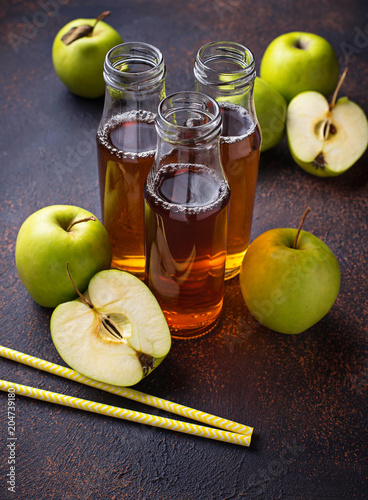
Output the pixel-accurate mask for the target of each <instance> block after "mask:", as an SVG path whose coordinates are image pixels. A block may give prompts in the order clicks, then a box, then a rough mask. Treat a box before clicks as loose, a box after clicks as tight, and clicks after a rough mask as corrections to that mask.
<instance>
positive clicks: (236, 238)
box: [194, 42, 261, 279]
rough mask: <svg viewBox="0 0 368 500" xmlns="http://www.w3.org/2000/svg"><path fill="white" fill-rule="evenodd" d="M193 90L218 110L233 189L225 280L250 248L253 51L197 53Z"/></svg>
mask: <svg viewBox="0 0 368 500" xmlns="http://www.w3.org/2000/svg"><path fill="white" fill-rule="evenodd" d="M194 76H195V89H196V90H198V91H201V92H204V93H205V94H207V95H209V96H211V97H213V98H214V99H215V100H216V101H217V102H218V103H219V105H220V108H221V115H222V123H223V129H222V133H221V140H220V151H221V161H222V165H223V168H224V171H225V174H226V176H227V179H228V182H229V184H230V188H231V201H230V213H229V227H228V241H227V257H226V271H225V279H229V278H232V277H233V276H235V275H237V274H238V273H239V271H240V266H241V263H242V261H243V258H244V255H245V252H246V250H247V248H248V246H249V244H250V237H251V229H252V218H253V206H254V198H255V192H256V185H257V176H258V166H259V157H260V150H261V131H260V128H259V126H258V124H257V117H256V112H255V107H254V100H253V86H254V79H255V76H256V73H255V62H254V57H253V54H252V52H251V51H250V50H249V49H247V48H246V47H244V46H243V45H240V44H239V43H235V42H212V43H208V44H206V45H204V46H203V47H202V48H201V49H199V51H198V53H197V56H196V60H195V65H194Z"/></svg>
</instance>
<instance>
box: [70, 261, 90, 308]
mask: <svg viewBox="0 0 368 500" xmlns="http://www.w3.org/2000/svg"><path fill="white" fill-rule="evenodd" d="M66 272H67V274H68V278H69V280H70V283H71V284H72V285H73V288H74V290H75V291H76V292H77V294H78V295H79V297H80V298H81V299H82V301H83V302H84V303H85V304H86V306H88V307H90V308H91V309H93V304H92V303H91V302H90V301H89V300H88V299H86V297H85V296H84V295H83V294H81V293H80V291H79V290H78V288H77V286H76V285H75V283H74V281H73V280H72V277H71V276H70V272H69V262H67V263H66Z"/></svg>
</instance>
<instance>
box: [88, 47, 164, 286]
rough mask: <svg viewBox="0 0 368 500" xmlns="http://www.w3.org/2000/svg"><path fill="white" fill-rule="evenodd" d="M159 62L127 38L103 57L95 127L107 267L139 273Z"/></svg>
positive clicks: (151, 50) (160, 85)
mask: <svg viewBox="0 0 368 500" xmlns="http://www.w3.org/2000/svg"><path fill="white" fill-rule="evenodd" d="M165 75H166V70H165V63H164V59H163V56H162V54H161V52H160V51H159V50H158V49H157V48H155V47H153V46H152V45H148V44H146V43H141V42H128V43H123V44H121V45H118V46H116V47H114V48H113V49H111V50H110V51H109V52H108V53H107V55H106V59H105V64H104V78H105V82H106V93H105V105H104V110H103V114H102V118H101V122H100V125H99V127H98V131H97V152H98V168H99V180H100V195H101V210H102V217H103V222H104V225H105V227H106V229H107V231H108V233H109V236H110V240H111V244H112V267H116V268H118V269H122V270H125V271H129V272H132V273H133V274H135V275H136V276H138V277H140V278H144V269H145V258H144V203H143V188H144V183H145V181H146V177H147V175H148V172H149V171H150V169H151V167H152V164H153V160H154V155H155V150H156V142H157V135H156V130H155V117H156V113H157V107H158V104H159V102H160V101H161V99H163V98H164V97H165Z"/></svg>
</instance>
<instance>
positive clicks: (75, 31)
mask: <svg viewBox="0 0 368 500" xmlns="http://www.w3.org/2000/svg"><path fill="white" fill-rule="evenodd" d="M109 15H110V11H109V10H106V11H105V12H102V14H100V15H99V16H98V17H97V18H96V22H95V24H94V25H93V26H91V25H90V24H83V25H82V26H73V27H72V28H70V30H69V31H68V32H67V33H65V34H64V35H63V36H62V37H61V41H62V42H63V43H65V45H70V44H71V43H73V42H75V41H76V40H79V39H80V38H83V37H85V36H90V35H91V34H92V33H93V30H94V29H95V27H96V24H97V23H98V22H99V21H102V20H103V19H106V18H107V17H108V16H109Z"/></svg>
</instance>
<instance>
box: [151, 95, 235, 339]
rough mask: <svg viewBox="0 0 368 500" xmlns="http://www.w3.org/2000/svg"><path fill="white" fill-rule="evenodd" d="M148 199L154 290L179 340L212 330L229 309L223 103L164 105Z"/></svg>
mask: <svg viewBox="0 0 368 500" xmlns="http://www.w3.org/2000/svg"><path fill="white" fill-rule="evenodd" d="M156 130H157V135H158V142H157V151H156V156H155V162H154V164H153V167H152V170H151V171H150V173H149V174H148V177H147V182H146V187H145V190H144V198H145V225H146V283H147V284H148V286H149V287H150V289H151V291H152V292H153V293H154V294H155V296H156V298H157V300H158V302H159V303H160V305H161V308H162V310H163V312H164V314H165V317H166V319H167V322H168V324H169V327H170V330H171V332H172V335H173V336H174V337H194V336H199V335H202V334H204V333H207V332H208V331H209V330H211V329H212V328H213V327H214V326H215V324H216V321H217V319H218V316H219V314H220V311H221V308H222V303H223V290H224V272H225V258H226V237H227V218H228V210H227V206H228V202H229V198H230V189H229V185H228V183H227V180H226V178H225V176H224V173H223V170H222V166H221V161H220V154H219V137H220V132H221V114H220V109H219V106H218V105H217V103H216V102H215V101H214V100H213V99H211V98H210V97H208V96H206V95H204V94H202V93H197V92H178V93H176V94H173V95H171V96H168V97H167V98H166V99H164V100H163V101H162V102H161V104H160V105H159V108H158V113H157V118H156Z"/></svg>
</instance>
